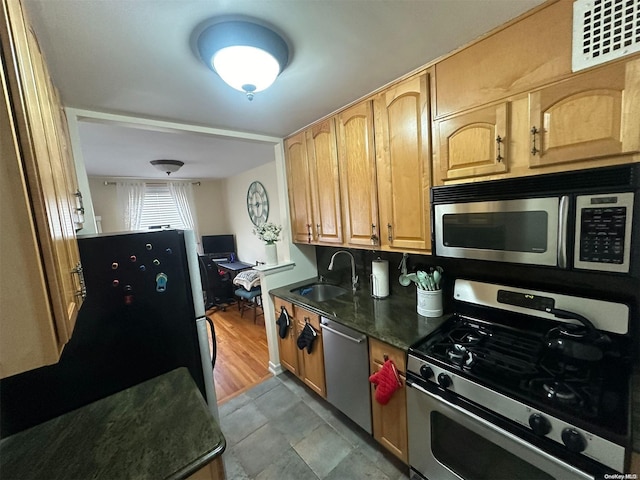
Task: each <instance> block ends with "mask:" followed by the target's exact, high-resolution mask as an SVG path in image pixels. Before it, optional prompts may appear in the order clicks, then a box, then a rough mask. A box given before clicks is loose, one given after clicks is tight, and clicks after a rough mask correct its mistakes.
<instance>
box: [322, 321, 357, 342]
mask: <svg viewBox="0 0 640 480" xmlns="http://www.w3.org/2000/svg"><path fill="white" fill-rule="evenodd" d="M320 328H322V329H323V330H326V331H327V332H331V333H335V334H336V335H338V336H340V337H343V338H346V339H347V340H349V341H351V342H353V343H362V342H364V341H365V340H366V339H367V337H366V335H362V336H361V337H360V338H354V337H352V336H351V335H347V334H346V333H342V332H339V331H338V330H334V329H333V328H331V327H329V326H327V325H326V324H325V323H320Z"/></svg>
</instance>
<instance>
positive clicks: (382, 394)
mask: <svg viewBox="0 0 640 480" xmlns="http://www.w3.org/2000/svg"><path fill="white" fill-rule="evenodd" d="M369 381H370V382H371V383H373V384H374V385H375V386H376V395H375V396H376V400H377V401H378V403H379V404H380V405H386V404H387V403H389V400H391V397H392V396H393V394H394V392H395V391H396V390H397V389H399V388H400V387H401V386H402V383H401V382H400V376H399V375H398V370H397V369H396V365H395V363H393V360H391V359H389V360H387V361H386V362H384V365H382V368H381V369H380V371H379V372H376V373H374V374H373V375H371V376H370V377H369Z"/></svg>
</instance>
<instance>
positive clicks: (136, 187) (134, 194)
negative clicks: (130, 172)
mask: <svg viewBox="0 0 640 480" xmlns="http://www.w3.org/2000/svg"><path fill="white" fill-rule="evenodd" d="M116 192H117V195H118V205H119V207H120V212H121V215H122V223H123V225H124V229H125V230H139V229H140V219H141V216H142V207H143V205H144V195H145V184H144V182H133V181H131V182H127V181H124V182H122V181H121V182H117V183H116Z"/></svg>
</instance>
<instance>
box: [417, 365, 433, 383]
mask: <svg viewBox="0 0 640 480" xmlns="http://www.w3.org/2000/svg"><path fill="white" fill-rule="evenodd" d="M420 375H421V376H422V378H424V379H425V380H429V379H430V378H431V377H433V370H432V369H431V367H430V366H429V365H422V366H421V367H420Z"/></svg>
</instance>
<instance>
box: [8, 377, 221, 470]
mask: <svg viewBox="0 0 640 480" xmlns="http://www.w3.org/2000/svg"><path fill="white" fill-rule="evenodd" d="M45 394H46V393H45ZM225 446H226V443H225V439H224V437H223V435H222V432H221V431H220V427H219V426H218V424H217V422H216V421H215V419H214V418H213V416H212V415H211V413H210V412H209V409H208V408H207V405H206V403H205V401H204V399H203V398H202V396H201V395H200V391H199V390H198V388H197V387H196V384H195V383H194V381H193V379H192V378H191V375H190V374H189V372H188V370H187V369H186V368H178V369H176V370H173V371H171V372H169V373H166V374H163V375H160V376H158V377H156V378H153V379H151V380H148V381H146V382H144V383H141V384H139V385H136V386H134V387H131V388H128V389H126V390H123V391H122V392H119V393H116V394H114V395H111V396H109V397H106V398H103V399H101V400H98V401H96V402H94V403H91V404H89V405H87V406H85V407H82V408H79V409H78V410H74V411H72V412H69V413H66V414H64V415H61V416H59V417H57V418H54V419H52V420H49V421H47V422H45V423H42V424H40V425H37V426H35V427H33V428H30V429H28V430H25V431H22V432H20V433H17V434H15V435H12V436H10V437H7V438H5V439H3V440H2V441H1V442H0V477H1V478H2V479H3V480H10V479H11V480H13V479H19V480H29V479H47V480H55V479H65V480H68V479H88V478H92V479H108V480H113V479H139V480H145V479H149V480H159V479H180V478H185V477H187V476H189V475H191V474H192V473H193V472H195V471H197V470H199V469H200V468H202V467H203V466H205V465H206V464H208V463H209V462H211V461H212V460H213V459H214V458H216V457H217V456H219V455H220V454H221V453H222V452H223V451H224V449H225Z"/></svg>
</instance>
